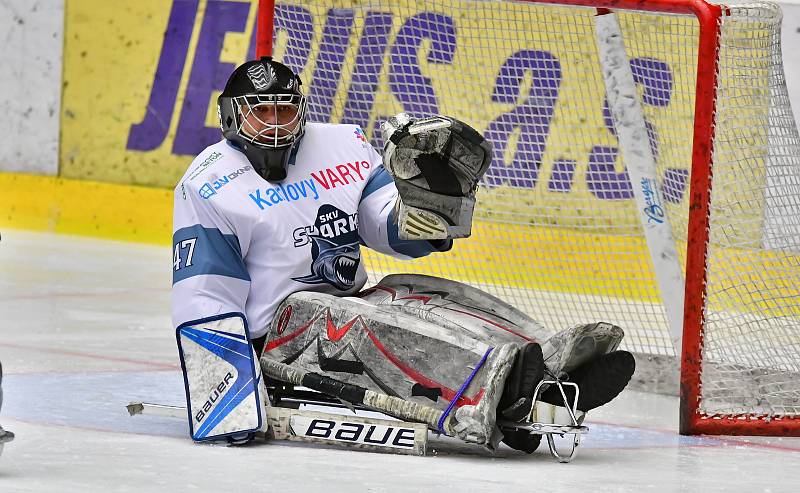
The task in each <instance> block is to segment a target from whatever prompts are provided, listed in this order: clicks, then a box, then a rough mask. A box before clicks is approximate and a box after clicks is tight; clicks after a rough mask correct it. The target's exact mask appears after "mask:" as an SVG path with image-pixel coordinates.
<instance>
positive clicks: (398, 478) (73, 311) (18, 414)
mask: <svg viewBox="0 0 800 493" xmlns="http://www.w3.org/2000/svg"><path fill="white" fill-rule="evenodd" d="M171 266H172V260H171V252H170V249H169V248H166V247H151V246H142V245H135V244H126V243H119V242H111V241H100V240H93V239H86V238H78V237H71V236H64V235H54V234H44V233H30V232H23V231H15V230H5V231H2V240H0V360H2V362H3V368H4V371H5V379H4V382H3V384H4V391H5V394H4V397H5V400H4V406H3V409H2V412H0V424H2V425H3V426H4V427H5V428H7V429H9V430H11V431H13V432H14V433H15V434H16V439H15V440H14V441H13V442H11V443H9V444H7V445H6V447H5V450H4V452H3V455H2V457H0V492H28V491H32V492H42V491H47V492H72V491H74V492H86V491H131V492H133V491H137V492H138V491H171V492H178V491H231V492H233V491H325V492H334V493H335V492H339V491H348V492H360V491H409V492H410V491H415V492H416V491H463V492H473V491H501V492H503V493H508V492H512V491H546V492H548V493H550V492H560V491H569V492H573V493H574V492H582V491H637V492H638V491H659V492H661V491H747V492H750V491H772V492H778V491H786V492H790V491H800V439H797V438H741V437H739V438H734V437H727V438H710V437H701V438H697V437H679V436H678V434H677V431H676V430H677V406H678V403H677V399H676V398H673V397H666V396H658V395H652V394H644V393H636V392H625V393H624V394H623V395H622V396H621V397H620V398H619V399H617V400H616V401H614V402H613V403H611V404H610V405H608V406H606V407H604V408H601V409H599V410H596V411H595V412H593V413H591V414H590V415H589V419H588V421H587V424H588V426H589V428H590V433H589V434H588V435H587V436H586V437H585V439H584V444H583V446H582V450H581V451H580V453H579V455H578V457H577V459H576V460H575V462H573V463H571V464H558V463H556V462H555V461H554V460H553V459H551V458H550V456H549V454H546V453H545V451H544V450H543V449H542V450H540V451H538V452H537V453H535V454H533V455H532V456H527V455H524V454H520V453H517V452H515V451H512V450H509V449H505V448H504V449H502V450H501V451H499V452H498V454H496V455H495V456H489V455H487V454H486V453H483V452H482V451H480V450H477V449H474V448H471V447H469V446H466V445H462V444H460V443H457V442H454V441H452V440H434V441H433V442H432V443H431V446H430V448H431V449H433V451H434V453H433V454H432V455H430V456H428V457H412V456H397V455H386V454H377V453H369V452H359V451H349V450H341V449H337V448H331V447H323V446H309V445H306V444H297V443H289V442H271V443H264V444H260V445H256V446H248V447H240V448H230V447H223V446H212V445H197V444H193V443H192V442H191V440H189V438H188V427H187V425H186V423H185V422H184V421H183V420H179V419H172V418H162V417H154V416H136V417H130V416H128V413H127V412H126V410H125V405H126V404H128V403H129V402H130V401H133V400H144V401H149V402H156V403H160V404H172V405H183V403H184V398H183V388H182V380H181V376H180V373H179V369H178V356H177V349H176V346H175V337H174V331H173V330H172V329H171V328H170V325H171V322H170V317H169V288H170V282H171Z"/></svg>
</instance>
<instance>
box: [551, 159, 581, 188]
mask: <svg viewBox="0 0 800 493" xmlns="http://www.w3.org/2000/svg"><path fill="white" fill-rule="evenodd" d="M575 165H576V163H575V161H574V160H572V159H560V160H558V161H556V162H555V163H553V174H552V175H551V176H550V181H549V182H548V183H547V189H548V190H549V191H551V192H569V191H570V190H572V178H573V177H574V176H575Z"/></svg>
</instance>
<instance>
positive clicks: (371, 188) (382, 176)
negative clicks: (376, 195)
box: [359, 165, 393, 203]
mask: <svg viewBox="0 0 800 493" xmlns="http://www.w3.org/2000/svg"><path fill="white" fill-rule="evenodd" d="M390 183H393V180H392V175H390V174H389V172H388V171H386V168H384V167H383V165H380V166H378V167H377V168H375V171H373V172H372V174H371V175H369V180H367V185H366V186H365V187H364V190H363V191H362V192H361V200H364V199H365V198H367V197H368V196H369V195H370V194H371V193H372V192H377V191H378V190H380V189H381V188H383V187H385V186H386V185H388V184H390ZM360 202H361V201H359V203H360Z"/></svg>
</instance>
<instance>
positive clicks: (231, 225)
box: [172, 123, 436, 338]
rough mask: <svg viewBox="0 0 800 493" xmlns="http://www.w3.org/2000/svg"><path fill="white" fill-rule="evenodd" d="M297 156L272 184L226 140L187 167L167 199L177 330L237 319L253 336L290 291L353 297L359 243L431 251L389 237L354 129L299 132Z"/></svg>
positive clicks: (384, 196) (382, 192) (371, 160)
mask: <svg viewBox="0 0 800 493" xmlns="http://www.w3.org/2000/svg"><path fill="white" fill-rule="evenodd" d="M295 151H296V152H295V153H294V154H293V156H292V158H291V160H290V163H289V165H288V167H287V168H288V169H287V177H286V179H285V180H283V181H282V182H280V183H271V182H268V181H266V180H264V179H262V178H261V176H259V175H258V173H256V171H255V170H253V168H252V167H251V166H250V163H249V162H248V160H247V158H246V157H245V155H244V154H243V153H241V152H240V151H239V150H238V149H236V148H235V147H234V146H233V145H232V144H230V143H229V142H228V141H226V140H222V141H221V142H218V143H216V144H214V145H212V146H209V147H208V148H206V149H205V150H204V151H203V152H202V153H201V154H200V155H199V156H198V157H197V158H196V159H195V160H194V161H193V162H192V164H191V166H189V169H188V171H187V172H186V174H185V175H184V176H183V177H182V178H181V180H180V182H179V183H178V185H177V186H176V188H175V199H174V200H175V202H174V229H173V261H174V262H173V288H172V319H173V323H174V326H175V327H177V326H179V325H180V324H182V323H184V322H186V321H190V320H197V319H201V318H204V317H213V316H215V315H218V314H223V313H233V312H238V313H243V314H245V316H246V319H247V324H248V325H249V327H250V337H252V338H255V337H260V336H262V335H264V334H265V332H266V330H267V327H268V325H269V323H270V322H271V321H272V318H273V316H274V312H275V310H276V308H277V307H278V305H279V304H280V302H281V301H282V300H283V299H285V298H286V297H287V296H289V295H290V294H292V293H294V292H297V291H304V290H305V291H318V292H325V293H329V294H334V295H340V296H346V295H350V294H353V293H355V292H357V291H358V290H360V289H361V288H362V287H363V286H364V284H365V283H366V280H367V275H366V271H365V268H364V264H363V259H362V257H361V254H360V248H361V246H362V245H365V246H367V247H369V248H372V249H374V250H377V251H379V252H382V253H385V254H389V255H392V256H395V257H399V258H414V257H421V256H424V255H427V254H429V253H430V252H432V251H435V250H436V248H434V246H433V245H431V243H429V242H427V241H405V240H400V239H399V238H398V233H397V226H396V221H395V219H394V218H393V217H392V216H393V208H394V204H395V200H396V197H397V189H396V187H395V185H394V182H393V180H392V179H391V177H390V176H389V174H388V173H387V172H386V171H385V170H384V168H383V166H382V160H381V156H380V155H379V154H378V153H377V152H376V151H375V149H374V148H373V147H372V146H371V145H370V144H369V142H368V140H367V138H366V136H365V134H364V132H363V131H362V130H361V129H360V128H359V127H357V126H355V125H331V124H314V123H309V124H308V125H307V126H306V130H305V135H304V137H303V139H302V140H301V141H300V143H299V144H298V145H297V146H296V147H295Z"/></svg>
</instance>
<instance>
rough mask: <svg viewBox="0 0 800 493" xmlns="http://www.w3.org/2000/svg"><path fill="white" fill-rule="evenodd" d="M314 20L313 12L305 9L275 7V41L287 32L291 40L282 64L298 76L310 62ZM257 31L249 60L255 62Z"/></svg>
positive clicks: (292, 6) (249, 53)
mask: <svg viewBox="0 0 800 493" xmlns="http://www.w3.org/2000/svg"><path fill="white" fill-rule="evenodd" d="M313 19H314V18H313V17H312V15H311V12H309V11H308V9H305V8H303V7H298V6H296V5H283V4H280V5H275V27H274V30H273V34H272V36H273V40H277V39H278V33H279V32H280V31H284V32H286V34H287V35H288V38H289V39H288V41H287V43H286V49H285V50H284V55H283V60H282V63H284V64H285V65H286V66H287V67H289V68H290V69H292V71H294V72H295V73H298V74H299V73H300V72H302V71H303V69H304V68H305V66H306V63H307V62H308V55H309V53H311V38H312V36H313V35H314V20H313ZM255 31H256V30H255V29H253V38H252V39H251V41H250V50H249V52H248V60H253V59H254V58H255V56H256V48H255V47H256V32H255Z"/></svg>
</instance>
